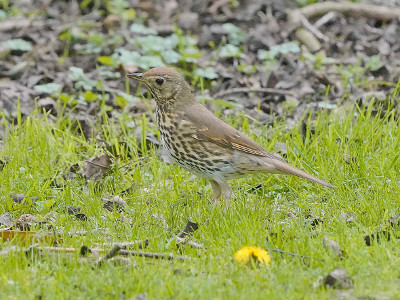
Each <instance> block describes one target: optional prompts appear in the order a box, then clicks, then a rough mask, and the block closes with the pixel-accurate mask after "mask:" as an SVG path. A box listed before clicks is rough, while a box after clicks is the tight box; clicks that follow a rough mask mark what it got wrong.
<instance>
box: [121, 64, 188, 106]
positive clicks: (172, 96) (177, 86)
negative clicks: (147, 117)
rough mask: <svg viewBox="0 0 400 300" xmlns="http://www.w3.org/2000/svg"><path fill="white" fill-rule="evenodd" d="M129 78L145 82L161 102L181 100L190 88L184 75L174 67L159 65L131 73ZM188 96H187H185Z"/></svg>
mask: <svg viewBox="0 0 400 300" xmlns="http://www.w3.org/2000/svg"><path fill="white" fill-rule="evenodd" d="M126 76H127V77H129V78H133V79H135V80H138V81H141V82H143V83H145V84H146V85H147V87H148V89H149V90H150V92H151V93H152V94H153V96H154V97H155V99H156V101H157V102H159V103H163V102H169V101H174V100H179V98H182V97H181V95H183V96H185V94H186V93H188V92H189V94H190V88H189V86H188V84H187V83H186V81H185V79H184V78H183V77H182V75H181V74H180V73H179V72H177V71H175V70H174V69H170V68H166V67H158V68H153V69H150V70H148V71H146V72H144V73H131V74H127V75H126ZM183 98H186V97H183Z"/></svg>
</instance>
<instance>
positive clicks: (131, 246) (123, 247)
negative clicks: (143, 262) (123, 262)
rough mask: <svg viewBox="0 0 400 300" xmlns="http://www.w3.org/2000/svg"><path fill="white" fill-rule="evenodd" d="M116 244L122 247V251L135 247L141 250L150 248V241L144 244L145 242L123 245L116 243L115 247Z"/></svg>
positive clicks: (125, 243)
mask: <svg viewBox="0 0 400 300" xmlns="http://www.w3.org/2000/svg"><path fill="white" fill-rule="evenodd" d="M116 244H119V245H120V246H121V249H126V248H133V247H134V246H138V247H139V249H144V248H147V247H148V246H149V244H150V243H149V240H145V241H144V244H143V241H133V242H123V243H114V246H115V245H116Z"/></svg>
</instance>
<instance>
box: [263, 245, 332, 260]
mask: <svg viewBox="0 0 400 300" xmlns="http://www.w3.org/2000/svg"><path fill="white" fill-rule="evenodd" d="M266 250H268V251H270V252H271V251H273V252H277V253H280V254H287V255H290V256H293V257H300V258H307V259H316V260H320V261H325V259H323V258H316V257H311V256H308V255H301V254H297V253H292V252H286V251H283V250H280V249H273V248H272V249H271V248H266Z"/></svg>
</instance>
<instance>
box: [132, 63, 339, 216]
mask: <svg viewBox="0 0 400 300" xmlns="http://www.w3.org/2000/svg"><path fill="white" fill-rule="evenodd" d="M127 77H129V78H133V79H136V80H138V81H141V82H143V83H145V84H146V86H147V87H148V89H149V90H150V92H151V93H152V94H153V96H154V98H155V100H156V118H157V123H158V127H159V130H160V134H161V139H162V144H163V146H164V147H165V150H166V152H167V153H168V154H169V155H170V157H172V158H173V160H174V161H176V162H177V163H178V165H180V166H181V167H183V168H185V169H186V170H188V171H189V172H191V173H193V174H195V175H197V176H200V177H203V178H205V179H208V180H209V181H210V183H211V187H212V190H213V193H214V200H215V201H218V199H219V198H220V197H221V195H222V196H223V197H224V198H225V202H226V206H225V209H226V208H227V207H228V204H229V199H230V198H231V195H232V190H231V188H230V187H229V185H228V183H227V182H226V181H227V180H229V179H233V178H238V177H241V176H244V175H246V174H251V173H281V174H291V175H295V176H298V177H302V178H305V179H308V180H311V181H313V182H316V183H319V184H321V185H323V186H326V187H333V186H332V185H331V184H329V183H327V182H325V181H322V180H321V179H318V178H316V177H314V176H312V175H310V174H307V173H306V172H303V171H301V170H299V169H297V168H295V167H293V166H291V165H289V164H287V163H286V162H285V161H284V160H283V159H282V157H281V156H279V155H278V154H276V153H273V152H268V151H267V150H265V149H264V148H262V147H261V146H260V145H258V144H257V143H256V142H254V141H253V140H251V139H250V138H249V137H247V136H245V135H244V134H242V133H240V132H239V131H237V130H236V129H234V128H233V127H231V126H230V125H228V124H226V123H225V122H224V121H222V120H220V119H219V118H217V117H216V116H215V115H214V114H212V113H211V112H210V111H209V110H208V109H207V108H206V107H204V106H203V105H201V104H200V103H198V102H197V101H196V99H195V98H194V96H193V95H192V93H191V91H190V87H189V85H188V84H187V83H186V81H185V79H184V78H183V77H182V75H181V74H180V73H178V72H177V71H175V70H173V69H170V68H165V67H158V68H153V69H150V70H148V71H147V72H145V73H132V74H128V75H127Z"/></svg>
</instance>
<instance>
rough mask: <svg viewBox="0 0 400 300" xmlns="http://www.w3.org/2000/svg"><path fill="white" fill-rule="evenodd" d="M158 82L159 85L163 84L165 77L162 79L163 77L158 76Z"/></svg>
mask: <svg viewBox="0 0 400 300" xmlns="http://www.w3.org/2000/svg"><path fill="white" fill-rule="evenodd" d="M156 83H157V84H158V85H162V84H163V83H164V79H162V78H157V79H156Z"/></svg>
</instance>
